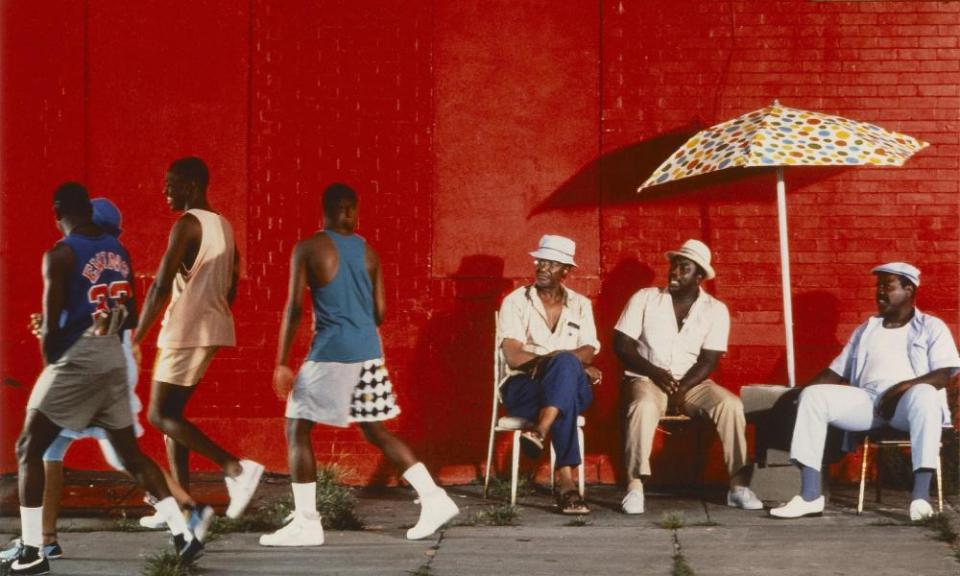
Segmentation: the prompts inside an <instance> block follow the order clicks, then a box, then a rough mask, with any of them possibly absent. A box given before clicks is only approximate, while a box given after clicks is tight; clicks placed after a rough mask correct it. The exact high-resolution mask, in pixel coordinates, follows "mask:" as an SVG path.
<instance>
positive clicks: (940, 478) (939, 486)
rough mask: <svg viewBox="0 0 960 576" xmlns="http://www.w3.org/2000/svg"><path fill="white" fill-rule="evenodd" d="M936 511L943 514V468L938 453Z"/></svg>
mask: <svg viewBox="0 0 960 576" xmlns="http://www.w3.org/2000/svg"><path fill="white" fill-rule="evenodd" d="M937 512H940V513H941V514H943V468H942V467H941V466H940V453H939V452H938V453H937Z"/></svg>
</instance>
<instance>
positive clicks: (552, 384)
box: [497, 235, 600, 514]
mask: <svg viewBox="0 0 960 576" xmlns="http://www.w3.org/2000/svg"><path fill="white" fill-rule="evenodd" d="M575 252H576V244H575V243H574V241H573V240H571V239H569V238H564V237H563V236H553V235H546V236H544V237H543V238H541V239H540V246H539V247H538V248H537V249H536V250H535V251H533V252H531V253H530V255H531V256H533V258H534V260H533V265H534V272H535V280H534V282H533V284H529V285H527V286H523V287H520V288H517V289H516V290H514V291H513V292H511V293H510V294H508V295H507V297H506V298H504V299H503V303H502V304H501V306H500V329H501V334H502V340H501V341H500V342H498V343H497V345H498V346H500V347H501V348H502V349H503V354H504V357H505V359H506V361H507V365H508V366H509V367H510V371H511V373H512V375H511V376H510V377H509V378H508V379H507V380H506V381H505V382H504V383H503V387H502V388H501V395H502V397H503V405H504V407H505V408H506V410H507V413H509V414H510V415H511V416H518V417H521V418H524V419H526V420H529V421H530V422H533V423H534V424H533V428H532V429H530V430H527V431H526V432H524V433H523V436H522V437H521V442H522V447H523V451H524V453H525V454H526V455H527V456H529V457H533V458H536V457H538V456H539V455H540V453H541V451H542V450H543V446H544V442H545V440H546V438H547V436H548V435H549V436H550V439H551V441H552V442H553V448H554V451H555V452H556V454H557V462H556V465H557V475H558V477H559V486H558V487H559V492H558V499H557V502H558V505H559V507H560V511H561V512H563V513H564V514H587V513H589V512H590V509H589V508H588V507H587V505H586V503H585V502H584V501H583V498H582V496H581V494H580V493H579V492H578V491H577V488H576V486H575V484H574V482H573V467H574V466H580V465H582V464H583V463H582V462H581V461H580V444H579V439H578V438H577V417H578V416H579V414H580V413H581V412H583V411H584V410H585V409H586V408H587V407H588V406H590V403H591V402H592V401H593V393H592V391H591V390H590V384H591V383H596V382H599V381H600V371H599V370H597V369H596V368H594V367H593V366H591V364H592V363H593V358H594V356H595V355H596V353H597V351H598V350H599V349H600V342H599V341H598V340H597V328H596V325H595V324H594V322H593V308H592V306H591V305H590V299H589V298H587V297H585V296H582V295H580V294H577V293H576V292H574V291H573V290H571V289H569V288H567V287H565V286H564V285H563V281H564V279H565V278H566V277H567V274H569V273H570V270H571V269H572V268H573V267H575V266H576V263H575V262H574V260H573V257H574V253H575Z"/></svg>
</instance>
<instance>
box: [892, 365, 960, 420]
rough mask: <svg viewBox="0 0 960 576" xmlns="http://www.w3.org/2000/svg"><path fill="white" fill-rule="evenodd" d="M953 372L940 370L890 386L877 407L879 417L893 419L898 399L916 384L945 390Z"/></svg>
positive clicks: (950, 369) (944, 369)
mask: <svg viewBox="0 0 960 576" xmlns="http://www.w3.org/2000/svg"><path fill="white" fill-rule="evenodd" d="M953 370H954V369H953V368H940V369H939V370H934V371H932V372H927V373H926V374H924V375H923V376H918V377H916V378H911V379H910V380H904V381H903V382H900V383H898V384H896V385H895V386H891V387H890V388H888V389H887V390H886V392H884V393H883V396H882V397H881V398H880V405H879V407H878V410H879V412H880V415H881V416H883V417H884V418H886V419H887V420H889V419H891V418H893V413H894V412H895V411H896V410H897V403H898V402H900V398H901V397H902V396H903V394H904V392H906V391H907V390H909V389H911V388H913V387H914V386H916V385H917V384H929V385H931V386H933V387H934V388H936V389H937V390H940V389H943V388H946V387H947V386H948V385H949V384H950V382H951V381H952V380H953Z"/></svg>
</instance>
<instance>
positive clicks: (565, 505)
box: [557, 490, 590, 516]
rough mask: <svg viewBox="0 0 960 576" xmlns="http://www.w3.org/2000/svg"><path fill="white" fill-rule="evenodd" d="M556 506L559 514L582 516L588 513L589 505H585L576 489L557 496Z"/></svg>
mask: <svg viewBox="0 0 960 576" xmlns="http://www.w3.org/2000/svg"><path fill="white" fill-rule="evenodd" d="M557 507H558V508H559V509H560V513H561V514H567V515H570V516H582V515H584V514H589V513H590V507H589V506H587V503H586V502H584V500H583V497H582V496H580V493H579V492H577V491H576V490H570V491H567V492H564V493H563V494H561V495H559V496H557Z"/></svg>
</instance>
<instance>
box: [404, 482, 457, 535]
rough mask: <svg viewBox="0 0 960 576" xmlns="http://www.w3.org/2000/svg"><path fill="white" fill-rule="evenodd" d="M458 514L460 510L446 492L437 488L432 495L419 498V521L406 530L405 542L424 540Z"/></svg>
mask: <svg viewBox="0 0 960 576" xmlns="http://www.w3.org/2000/svg"><path fill="white" fill-rule="evenodd" d="M459 513H460V508H458V507H457V504H456V502H454V501H453V499H452V498H450V496H448V495H447V491H446V490H444V489H442V488H437V490H436V491H435V492H433V493H432V494H428V495H427V496H423V497H422V498H420V519H419V520H418V521H417V525H416V526H414V527H413V528H411V529H409V530H407V540H420V539H421V538H426V537H427V536H429V535H431V534H433V533H434V532H436V531H437V530H439V529H440V527H441V526H443V525H444V524H446V523H447V522H449V521H450V520H452V519H453V517H454V516H456V515H457V514H459Z"/></svg>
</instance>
